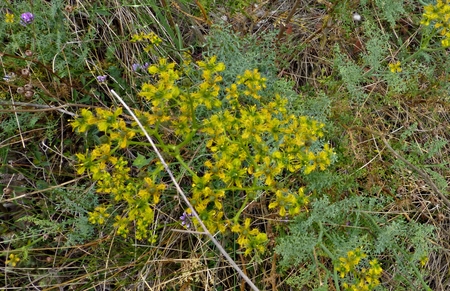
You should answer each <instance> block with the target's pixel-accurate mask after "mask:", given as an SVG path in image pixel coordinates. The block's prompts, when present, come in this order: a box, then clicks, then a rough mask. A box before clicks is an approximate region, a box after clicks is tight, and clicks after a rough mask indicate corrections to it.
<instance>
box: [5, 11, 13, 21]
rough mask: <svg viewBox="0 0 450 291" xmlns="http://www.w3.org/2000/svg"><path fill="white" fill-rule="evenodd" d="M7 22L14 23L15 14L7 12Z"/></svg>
mask: <svg viewBox="0 0 450 291" xmlns="http://www.w3.org/2000/svg"><path fill="white" fill-rule="evenodd" d="M5 22H6V23H14V14H11V13H6V15H5Z"/></svg>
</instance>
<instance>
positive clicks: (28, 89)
mask: <svg viewBox="0 0 450 291" xmlns="http://www.w3.org/2000/svg"><path fill="white" fill-rule="evenodd" d="M23 88H24V89H25V91H30V90H31V89H33V85H31V84H25V85H24V86H23Z"/></svg>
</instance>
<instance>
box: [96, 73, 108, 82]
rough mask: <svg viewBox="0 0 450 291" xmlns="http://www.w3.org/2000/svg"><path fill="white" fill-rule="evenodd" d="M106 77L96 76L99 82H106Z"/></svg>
mask: <svg viewBox="0 0 450 291" xmlns="http://www.w3.org/2000/svg"><path fill="white" fill-rule="evenodd" d="M107 78H108V76H107V75H103V76H97V81H99V82H100V83H104V82H106V79H107Z"/></svg>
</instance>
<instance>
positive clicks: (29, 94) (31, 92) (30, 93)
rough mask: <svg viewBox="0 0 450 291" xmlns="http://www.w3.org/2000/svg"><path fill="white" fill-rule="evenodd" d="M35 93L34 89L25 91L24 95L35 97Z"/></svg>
mask: <svg viewBox="0 0 450 291" xmlns="http://www.w3.org/2000/svg"><path fill="white" fill-rule="evenodd" d="M33 95H34V92H33V91H25V94H24V96H25V97H27V98H31V97H33Z"/></svg>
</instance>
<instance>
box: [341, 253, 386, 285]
mask: <svg viewBox="0 0 450 291" xmlns="http://www.w3.org/2000/svg"><path fill="white" fill-rule="evenodd" d="M365 257H366V254H364V253H363V252H362V251H361V249H359V248H358V249H356V250H353V251H349V252H347V257H341V258H339V263H338V265H337V266H336V270H337V271H338V272H339V273H340V276H341V278H344V277H346V276H347V275H350V276H351V277H353V278H354V280H355V283H353V284H349V283H343V284H342V287H343V288H344V290H346V291H369V290H373V289H374V288H375V287H376V286H378V285H379V284H380V277H381V273H382V272H383V269H382V268H381V266H380V264H379V263H378V261H377V260H376V259H374V260H371V261H370V262H369V265H370V268H368V269H366V268H358V266H359V263H360V262H361V260H362V259H364V258H365Z"/></svg>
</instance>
